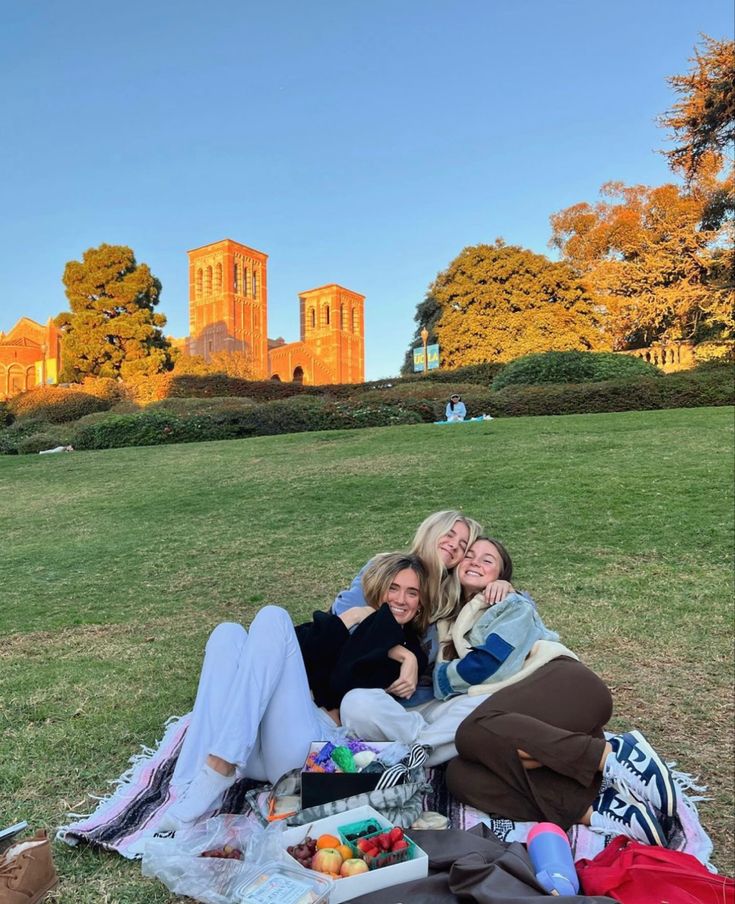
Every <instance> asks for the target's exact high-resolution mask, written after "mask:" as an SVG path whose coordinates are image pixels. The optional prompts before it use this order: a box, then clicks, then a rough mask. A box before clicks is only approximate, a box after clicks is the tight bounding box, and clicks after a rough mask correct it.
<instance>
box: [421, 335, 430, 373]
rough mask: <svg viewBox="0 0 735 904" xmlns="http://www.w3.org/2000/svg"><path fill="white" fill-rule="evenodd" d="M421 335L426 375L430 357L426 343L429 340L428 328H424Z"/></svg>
mask: <svg viewBox="0 0 735 904" xmlns="http://www.w3.org/2000/svg"><path fill="white" fill-rule="evenodd" d="M420 335H421V341H422V342H423V344H424V373H426V372H427V371H428V369H429V356H428V355H427V353H426V343H427V341H428V339H429V331H428V330H427V329H426V327H423V328H422V330H421V333H420Z"/></svg>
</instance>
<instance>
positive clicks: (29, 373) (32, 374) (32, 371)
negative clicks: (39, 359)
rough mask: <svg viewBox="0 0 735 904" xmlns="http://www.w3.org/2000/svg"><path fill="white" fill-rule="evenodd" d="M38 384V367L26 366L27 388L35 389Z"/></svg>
mask: <svg viewBox="0 0 735 904" xmlns="http://www.w3.org/2000/svg"><path fill="white" fill-rule="evenodd" d="M35 385H36V368H35V367H28V368H26V389H33V387H34V386H35Z"/></svg>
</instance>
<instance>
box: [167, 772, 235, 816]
mask: <svg viewBox="0 0 735 904" xmlns="http://www.w3.org/2000/svg"><path fill="white" fill-rule="evenodd" d="M236 777H237V776H236V775H235V773H234V772H233V773H232V775H222V773H221V772H217V770H216V769H212V767H211V766H207V764H206V763H205V764H204V766H202V768H201V769H200V770H199V772H197V774H196V775H195V776H194V779H193V781H192V783H191V784H190V785H189V787H188V788H187V789H186V792H185V793H184V796H183V797H182V798H181V800H178V801H176V803H175V804H174V805H173V806H172V807H171V808H170V809H169V811H168V812H169V813H170V815H171V816H172V817H174V818H175V819H176V820H179V821H181V822H194V820H195V819H198V817H200V816H202V815H203V814H204V813H206V812H207V810H211V809H212V805H213V804H214V803H215V802H216V801H217V799H218V798H219V797H221V796H222V795H223V794H224V793H225V791H227V789H228V788H230V787H231V786H232V785H234V784H235V779H236Z"/></svg>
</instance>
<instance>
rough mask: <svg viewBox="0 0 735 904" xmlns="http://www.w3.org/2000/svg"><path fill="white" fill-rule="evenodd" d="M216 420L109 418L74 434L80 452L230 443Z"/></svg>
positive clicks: (150, 414)
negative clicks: (130, 447) (122, 447)
mask: <svg viewBox="0 0 735 904" xmlns="http://www.w3.org/2000/svg"><path fill="white" fill-rule="evenodd" d="M227 438H228V435H227V433H226V431H225V430H223V429H222V428H221V427H220V426H219V425H217V424H216V423H215V422H214V421H213V420H212V418H209V417H205V416H201V417H192V418H181V417H179V416H177V415H175V414H171V413H167V412H163V411H141V412H138V413H136V414H109V415H108V416H107V417H106V418H104V419H102V420H99V421H95V422H92V423H86V424H80V425H79V427H78V428H77V430H76V431H75V434H74V443H73V444H74V447H75V448H76V449H114V448H117V447H119V446H158V445H161V444H165V443H190V442H198V441H202V440H210V439H227Z"/></svg>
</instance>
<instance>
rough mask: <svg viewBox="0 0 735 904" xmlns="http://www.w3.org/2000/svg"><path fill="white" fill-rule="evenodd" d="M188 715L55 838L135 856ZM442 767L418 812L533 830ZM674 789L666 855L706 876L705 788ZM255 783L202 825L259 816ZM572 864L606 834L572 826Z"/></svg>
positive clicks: (153, 818) (466, 825)
mask: <svg viewBox="0 0 735 904" xmlns="http://www.w3.org/2000/svg"><path fill="white" fill-rule="evenodd" d="M190 715H191V714H187V715H185V716H182V717H172V718H171V719H169V720H168V721H167V722H166V724H165V726H164V729H165V730H164V735H163V737H162V739H161V740H160V741H159V742H158V743H157V744H156V746H155V747H143V748H142V749H141V752H140V753H138V754H136V755H135V756H133V757H132V758H131V760H130V764H129V767H128V769H127V770H126V771H125V772H123V774H122V775H121V776H120V778H118V779H115V780H113V781H112V782H110V784H111V785H112V786H113V790H112V791H111V793H110V794H108V795H107V796H105V797H92V799H93V800H96V801H97V806H96V807H95V808H94V811H93V812H92V813H90V814H87V815H82V814H79V813H69V814H68V816H69V817H70V818H71V820H72V821H71V822H69V823H67V824H66V825H63V826H61V827H60V828H59V829H58V831H57V834H56V837H57V839H59V840H61V841H65V842H66V843H67V844H70V845H76V844H79V843H80V842H86V843H88V844H91V845H94V846H96V847H99V848H102V849H104V850H108V851H116V852H117V853H118V854H121V855H122V856H123V857H127V858H129V859H133V858H136V857H142V856H143V850H144V847H145V842H146V840H147V839H148V838H151V837H152V836H153V835H155V834H156V831H157V827H158V825H159V823H160V821H161V819H162V817H163V814H164V813H165V812H166V810H167V809H168V807H169V806H171V804H172V803H173V802H174V800H175V793H174V791H173V789H172V788H170V781H171V776H172V775H173V771H174V768H175V766H176V759H177V757H178V755H179V751H180V750H181V745H182V743H183V740H184V736H185V734H186V729H187V726H188V724H189V718H190ZM444 773H445V767H444V766H437V767H434V768H433V769H429V770H427V776H428V780H429V784H430V786H431V790H429V791H427V793H426V795H425V797H424V802H423V803H424V810H432V811H436V812H438V813H443V814H444V815H445V816H447V817H448V818H449V826H450V827H451V828H453V829H465V830H466V829H471V828H473V827H475V826H479V825H480V824H482V825H483V826H484V827H485V828H484V829H483V831H487V832H489V833H492V834H493V835H494V836H496V837H497V838H500V839H501V841H507V842H511V841H520V842H524V841H525V840H526V837H527V836H528V833H529V832H530V830H531V829H532V827H533V826H534V825H535V823H533V822H514V821H513V820H511V819H503V818H501V817H495V816H491V815H489V814H487V813H482V812H481V811H480V810H476V809H474V808H473V807H469V806H466V805H465V804H462V803H460V802H459V801H458V800H456V799H455V798H454V797H452V795H450V794H449V792H448V791H447V786H446V782H445V781H444ZM673 777H674V783H675V785H676V795H677V801H678V810H679V817H678V820H677V821H676V824H675V825H674V826H673V829H672V832H671V834H670V836H669V845H668V846H669V847H670V848H672V849H673V850H679V851H686V852H687V853H689V854H693V855H694V856H695V857H696V858H697V859H698V860H699V861H700V862H701V863H703V864H704V865H705V866H707V867H708V868H709V869H712V870H713V871H714V868H713V867H712V866H711V864H710V862H709V861H710V857H711V855H712V842H711V841H710V838H709V836H708V835H707V833H706V832H705V831H704V829H703V828H702V825H701V823H700V821H699V816H698V814H697V807H696V804H697V801H699V800H703V799H704V798H703V797H702V792H704V791H705V790H706V789H705V788H704V787H702V786H700V785H697V784H696V783H695V781H694V780H693V779H692V778H691V776H689V775H687V774H686V773H683V772H677V771H674V772H673ZM262 787H263V786H262V784H261V783H258V782H254V781H251V780H250V779H240V780H239V781H237V782H235V784H234V785H233V786H232V787H231V788H230V789H229V790H228V792H227V794H226V796H225V797H224V799H223V801H222V804H221V806H220V807H219V808H218V809H217V810H216V811H212V812H211V813H207V814H205V815H204V816H203V817H202V819H206V818H209V817H210V816H212V815H215V814H216V813H243V814H250V815H251V816H252V818H253V820H254V821H258V822H259V817H258V816H257V815H256V814H255V813H254V812H253V811H252V807H251V804H250V803H249V800H248V798H250V799H252V797H253V795H252V794H249V793H248V792H252V791H254V790H257V789H258V788H262ZM569 838H570V842H571V845H572V851H573V853H574V858H575V860H580V859H583V858H586V859H592V858H593V857H595V856H596V855H597V854H598V853H599V852H600V851H601V850H603V848H604V847H605V846H606V845H607V844H608V843H609V842H610V841H611V840H612V838H613V836H612V835H602V834H599V833H597V832H592V831H591V830H590V829H588V828H587V827H585V826H581V825H577V826H574V827H573V828H572V829H571V830H570V832H569Z"/></svg>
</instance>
